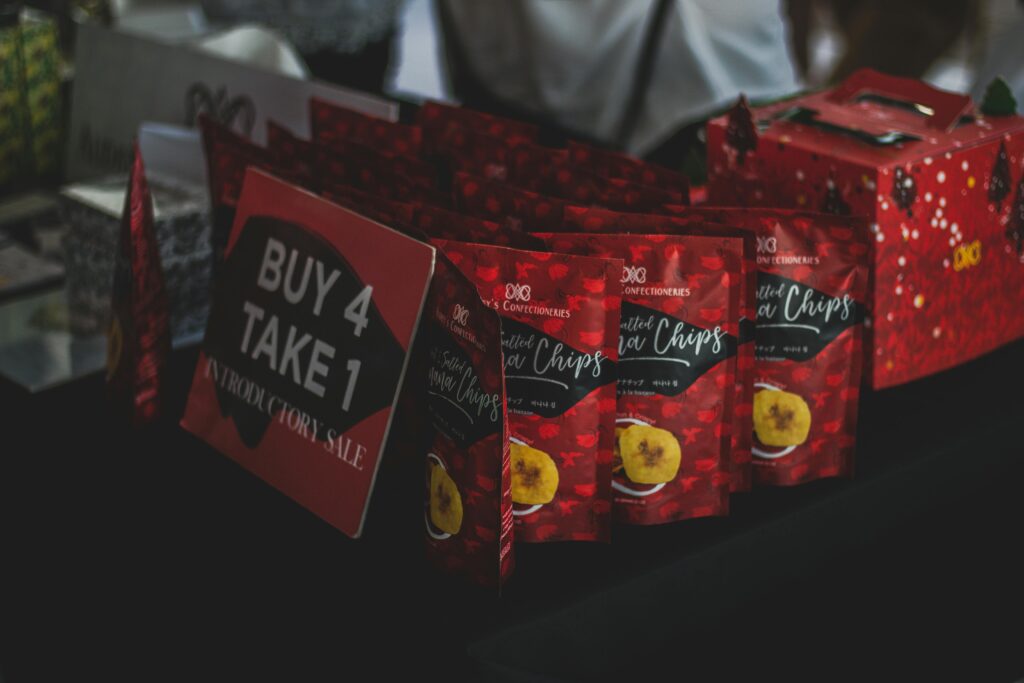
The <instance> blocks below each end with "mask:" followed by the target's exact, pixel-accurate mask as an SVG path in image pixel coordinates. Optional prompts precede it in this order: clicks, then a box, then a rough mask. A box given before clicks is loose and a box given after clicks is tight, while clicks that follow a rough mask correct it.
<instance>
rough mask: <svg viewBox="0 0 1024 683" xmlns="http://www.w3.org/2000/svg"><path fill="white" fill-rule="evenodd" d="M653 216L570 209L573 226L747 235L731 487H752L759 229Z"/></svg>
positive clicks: (568, 221) (567, 217)
mask: <svg viewBox="0 0 1024 683" xmlns="http://www.w3.org/2000/svg"><path fill="white" fill-rule="evenodd" d="M677 210H678V211H680V212H682V213H681V215H651V214H639V213H621V212H616V211H608V210H606V209H599V208H585V207H577V206H570V207H567V208H566V210H565V212H564V214H563V218H564V221H563V222H564V225H565V230H567V231H576V230H578V231H580V232H598V233H637V234H645V233H652V234H676V235H708V236H717V237H738V238H740V239H742V240H743V259H742V267H741V273H740V312H739V315H740V318H739V335H738V339H737V343H738V347H737V350H736V386H735V395H734V398H733V410H732V419H731V421H730V431H731V444H730V449H729V456H728V461H729V490H730V491H733V492H738V491H749V490H750V487H751V481H752V476H751V458H752V456H751V439H752V438H753V423H752V422H751V415H752V412H753V397H754V321H755V318H756V310H757V301H756V293H757V262H756V260H755V239H754V231H753V230H751V229H748V228H736V227H730V226H725V225H720V224H716V223H713V222H710V221H709V220H708V219H706V218H704V217H703V216H702V215H701V214H700V213H693V214H690V213H687V211H688V210H689V209H688V207H679V208H678V209H677Z"/></svg>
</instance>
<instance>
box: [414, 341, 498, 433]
mask: <svg viewBox="0 0 1024 683" xmlns="http://www.w3.org/2000/svg"><path fill="white" fill-rule="evenodd" d="M426 331H427V339H428V344H427V357H428V367H427V411H428V412H429V413H430V419H431V421H432V422H433V424H434V427H435V429H437V430H438V431H439V432H441V433H442V434H445V435H446V436H448V438H450V439H451V440H452V441H454V442H455V443H457V444H458V445H459V447H460V448H468V447H469V446H471V445H473V444H474V443H476V442H477V441H479V440H480V439H483V438H484V437H487V436H490V435H491V434H495V433H497V432H498V430H499V429H501V394H500V393H493V392H491V393H488V392H487V391H486V390H485V389H484V387H483V386H482V382H481V379H480V376H479V374H478V373H477V369H476V367H475V366H474V365H473V360H472V359H471V358H470V356H469V354H467V353H466V352H465V351H464V350H463V349H462V347H461V346H459V344H458V343H456V342H455V340H453V339H452V338H451V336H450V335H449V334H448V332H447V331H446V330H445V329H443V328H442V327H441V326H440V325H438V324H437V323H436V322H433V321H431V322H429V323H427V330H426Z"/></svg>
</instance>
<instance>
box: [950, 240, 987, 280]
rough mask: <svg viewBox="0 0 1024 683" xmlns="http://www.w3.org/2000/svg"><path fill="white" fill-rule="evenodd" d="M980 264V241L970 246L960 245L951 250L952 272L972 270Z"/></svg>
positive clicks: (975, 241)
mask: <svg viewBox="0 0 1024 683" xmlns="http://www.w3.org/2000/svg"><path fill="white" fill-rule="evenodd" d="M979 263H981V241H980V240H974V241H973V242H971V243H970V244H961V245H960V246H958V247H957V248H956V249H954V250H953V270H955V271H956V272H958V273H959V272H960V271H961V270H963V269H964V268H973V267H974V266H976V265H978V264H979Z"/></svg>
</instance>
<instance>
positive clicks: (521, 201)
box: [452, 173, 568, 231]
mask: <svg viewBox="0 0 1024 683" xmlns="http://www.w3.org/2000/svg"><path fill="white" fill-rule="evenodd" d="M452 195H453V200H454V202H455V207H456V208H457V209H458V210H459V211H461V212H463V213H465V214H468V215H470V216H477V217H478V218H484V219H486V220H490V221H494V222H498V223H511V224H512V225H513V226H516V227H520V228H524V229H526V230H540V231H548V230H559V229H561V225H562V213H563V211H564V209H565V207H566V206H568V202H566V201H564V200H562V199H556V198H553V197H546V196H544V195H540V194H537V193H536V192H529V191H527V190H521V189H519V188H516V187H512V186H511V185H508V184H506V183H502V182H500V181H497V180H489V179H486V178H481V177H479V176H474V175H471V174H469V173H456V174H455V178H454V180H453V182H452Z"/></svg>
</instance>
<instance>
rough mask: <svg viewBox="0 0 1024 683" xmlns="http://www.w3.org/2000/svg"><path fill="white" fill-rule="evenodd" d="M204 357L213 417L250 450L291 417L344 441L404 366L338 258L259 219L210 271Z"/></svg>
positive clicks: (310, 430)
mask: <svg viewBox="0 0 1024 683" xmlns="http://www.w3.org/2000/svg"><path fill="white" fill-rule="evenodd" d="M203 350H204V351H205V353H206V355H207V356H208V357H209V358H210V359H211V361H212V363H211V370H210V372H211V373H212V374H213V375H214V381H215V387H216V391H217V399H218V402H219V404H220V409H221V413H222V414H223V415H225V416H230V417H231V419H232V420H233V421H234V422H235V425H236V427H237V429H238V433H239V436H240V437H241V439H242V441H243V442H244V443H245V444H246V445H247V446H249V447H254V446H255V445H256V444H258V443H259V442H260V440H261V439H262V438H263V434H264V433H265V432H266V429H267V426H268V425H269V424H270V421H271V420H272V419H289V416H290V414H291V413H293V412H294V413H295V414H296V415H302V416H305V417H303V419H306V418H308V423H309V424H308V425H307V426H306V427H304V428H302V429H301V430H300V429H296V431H301V432H302V433H303V434H305V435H306V436H307V437H308V438H310V439H311V440H313V439H315V440H327V439H331V438H333V436H336V435H337V434H341V433H344V432H345V431H347V430H348V429H349V428H351V427H352V426H354V425H356V424H358V423H359V422H361V421H362V420H364V419H366V418H367V417H369V416H370V415H372V414H374V413H376V412H377V411H379V410H381V409H383V408H386V407H388V406H390V405H391V402H392V400H393V399H394V388H395V385H396V384H397V383H398V380H399V375H400V374H401V370H402V363H403V358H404V352H403V350H402V347H401V345H400V344H399V343H398V341H397V340H396V339H395V337H394V335H393V334H392V332H391V330H390V328H389V327H388V326H387V324H386V323H385V322H384V319H383V318H382V317H381V315H380V312H379V311H378V309H377V306H376V304H375V303H374V302H373V296H372V287H370V286H368V285H366V284H365V283H363V282H362V281H361V280H360V279H359V277H358V276H357V275H356V273H355V271H353V270H352V268H351V266H349V264H348V263H347V262H346V261H345V259H344V258H343V257H342V256H341V255H340V254H339V253H338V252H337V250H335V249H334V248H332V247H331V245H330V244H329V243H328V242H327V241H326V240H324V239H323V238H321V237H320V236H318V235H316V234H314V233H312V232H309V231H307V230H305V229H303V228H301V227H300V226H296V225H292V224H291V223H288V222H286V221H282V220H279V219H277V218H271V217H267V216H253V217H251V218H249V219H248V221H247V222H246V225H245V227H244V229H243V230H242V231H241V233H240V237H239V238H238V242H237V243H236V244H235V245H234V247H233V249H232V250H231V253H230V254H229V255H228V257H227V259H226V260H225V261H224V263H223V265H222V269H221V272H220V273H218V277H217V286H216V291H215V295H214V301H213V306H212V308H211V311H210V323H209V325H208V326H207V334H206V339H205V341H204V343H203ZM332 435H333V436H332Z"/></svg>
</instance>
